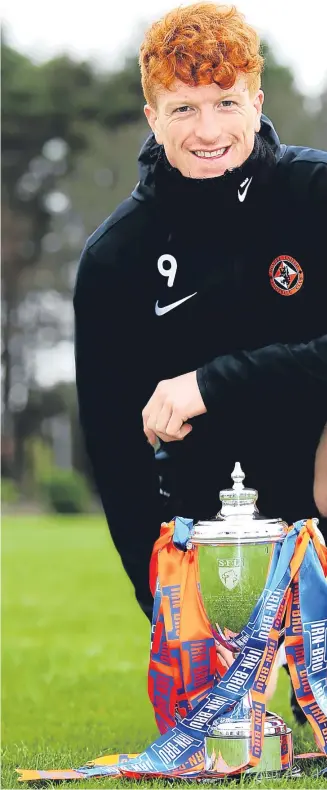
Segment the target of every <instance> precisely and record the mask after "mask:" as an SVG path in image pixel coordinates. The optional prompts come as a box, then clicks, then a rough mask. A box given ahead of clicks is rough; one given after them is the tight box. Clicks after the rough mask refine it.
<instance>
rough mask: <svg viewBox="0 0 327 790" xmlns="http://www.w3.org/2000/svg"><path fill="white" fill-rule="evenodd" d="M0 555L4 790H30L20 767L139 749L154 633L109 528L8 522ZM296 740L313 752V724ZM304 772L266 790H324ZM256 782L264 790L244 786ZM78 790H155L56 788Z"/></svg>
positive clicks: (150, 726) (282, 708)
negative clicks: (287, 789) (21, 777)
mask: <svg viewBox="0 0 327 790" xmlns="http://www.w3.org/2000/svg"><path fill="white" fill-rule="evenodd" d="M2 556H3V573H2V579H3V591H2V747H3V757H2V787H3V788H11V789H12V788H19V787H20V788H23V787H28V786H30V787H31V785H22V784H20V783H19V782H17V775H16V773H15V768H16V767H21V768H42V769H50V768H71V767H78V766H80V765H83V764H84V763H85V762H87V760H90V759H92V758H94V757H96V756H98V755H100V754H105V753H116V752H139V751H141V750H143V749H144V747H145V746H146V745H147V744H149V743H150V742H151V741H152V740H154V739H155V738H156V736H157V730H156V725H155V722H154V717H153V713H152V708H151V705H150V702H149V701H148V698H147V664H148V644H149V625H148V622H147V620H146V618H145V617H144V615H143V614H142V613H141V611H140V610H139V608H138V606H137V604H136V602H135V600H134V595H133V590H132V587H131V585H130V583H129V580H128V579H127V577H126V575H125V574H124V572H123V570H122V567H121V564H120V560H119V557H118V555H117V553H116V551H115V549H114V547H113V545H112V543H111V540H110V536H109V533H108V530H107V527H106V524H105V522H104V519H102V518H100V517H99V518H95V517H93V516H92V517H83V518H80V517H69V518H64V517H43V516H42V517H40V516H37V517H31V516H29V517H5V518H4V519H3V530H2ZM280 674H281V676H280V680H279V685H278V690H277V694H276V697H275V699H274V701H273V704H272V705H271V708H272V709H273V710H275V712H277V713H280V714H282V715H284V716H285V718H286V720H287V721H288V722H289V723H290V724H292V716H291V713H290V709H289V705H288V678H287V677H286V673H284V672H283V673H280ZM294 735H295V750H296V752H303V751H310V750H314V751H316V747H315V745H314V740H313V737H312V735H311V731H310V728H309V726H308V725H307V726H306V727H305V728H304V730H303V729H301V730H299V729H297V728H295V732H294ZM303 767H304V770H305V771H306V772H307V773H310V778H308V776H306V777H303V778H302V779H301V780H296V781H294V782H293V781H292V782H290V781H288V782H287V783H286V782H285V780H284V781H281V780H274V781H269V782H268V781H267V782H265V785H264V786H265V787H284V786H286V785H287V787H293V785H294V787H323V786H324V783H323V780H322V778H319V779H317V778H314V777H315V776H316V772H317V768H318V763H317V762H315V763H314V762H312V763H311V764H310V763H309V764H308V763H306V765H305V766H303ZM232 784H233V785H234V782H233V783H232ZM253 784H256V786H257V787H260V788H262V787H263V784H262V783H260V785H258V784H257V783H256V782H254V781H253V780H252V781H251V782H249V781H248V780H246V785H247V787H249V786H252V785H253ZM166 785H167V782H163V781H161V782H153V783H151V785H150V786H151V787H154V786H155V787H157V786H158V787H163V786H166ZM229 785H231V783H229ZM50 786H52V785H51V784H50ZM53 786H54V785H53ZM73 786H74V787H77V788H80V787H86V788H89V790H91V788H93V787H94V788H104V787H111V789H112V790H113V787H115V788H116V787H131V786H133V787H134V786H138V787H140V786H141V787H143V786H147V787H149V782H144V783H134V782H133V783H130V782H128V781H127V780H121V781H116V780H110V779H101V780H100V779H99V780H92V781H90V782H87V781H81V782H77V783H76V782H74V783H72V784H71V783H67V782H64V783H62V784H61V785H60V787H62V788H66V787H73ZM178 786H182V787H183V786H186V785H185V783H181V784H178Z"/></svg>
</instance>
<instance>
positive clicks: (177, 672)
mask: <svg viewBox="0 0 327 790" xmlns="http://www.w3.org/2000/svg"><path fill="white" fill-rule="evenodd" d="M192 523H193V522H192V521H188V520H187V519H182V518H176V519H174V520H173V521H172V522H170V523H169V524H163V525H162V527H161V533H160V537H159V538H158V540H157V541H156V544H155V546H154V550H153V554H152V559H151V565H150V586H151V589H152V593H153V595H154V609H153V623H152V637H151V654H150V665H149V676H148V678H149V682H148V687H149V695H150V699H151V701H152V704H153V707H154V712H155V717H156V721H157V724H158V728H159V731H160V733H161V735H160V737H159V738H158V739H157V740H156V741H155V742H154V743H153V744H151V745H150V746H149V747H148V748H147V749H146V750H145V751H144V752H142V754H139V755H114V756H113V755H112V756H107V755H106V756H104V757H102V758H98V759H96V760H94V761H92V763H88V764H87V765H85V766H82V767H80V768H77V769H76V770H75V769H74V770H68V771H24V770H19V774H20V781H36V780H38V779H39V780H44V779H81V778H83V779H90V778H95V777H99V776H112V777H117V776H124V777H131V778H134V779H135V778H140V777H142V776H146V777H148V778H149V777H171V778H173V777H180V776H187V777H189V778H191V777H192V778H196V777H199V776H201V777H205V776H208V777H209V776H210V777H211V778H214V776H217V777H219V778H221V777H223V776H226V775H236V774H240V773H242V772H244V771H245V770H247V768H249V767H251V766H256V765H258V763H259V761H260V758H261V753H262V746H263V737H264V721H265V712H266V707H265V693H266V688H267V684H268V681H269V678H270V675H271V671H272V668H273V664H274V661H275V658H276V654H277V650H278V642H279V638H280V633H281V629H282V625H283V622H284V620H285V624H286V628H285V652H286V657H287V661H288V666H289V669H290V673H291V678H292V682H293V686H294V689H295V693H296V697H297V700H298V703H299V705H300V707H301V708H302V710H303V712H304V713H305V715H306V717H307V719H308V721H309V722H310V724H311V726H312V728H313V731H314V734H315V739H316V742H317V744H318V745H319V748H320V749H321V752H319V753H318V754H315V755H310V756H321V757H323V756H325V755H327V578H326V577H327V549H326V548H325V547H323V546H322V545H321V544H320V542H319V540H318V538H317V536H316V533H315V530H314V528H313V524H312V521H310V520H308V521H299V522H296V523H295V524H294V525H293V527H290V528H289V529H288V532H287V535H286V537H285V539H284V541H283V542H282V543H277V544H276V545H275V547H274V551H273V555H272V559H271V563H270V568H269V573H268V578H267V582H266V586H265V588H264V590H263V592H262V594H261V596H260V598H259V600H258V601H257V603H256V605H255V607H254V609H253V612H252V614H251V616H250V619H249V622H248V624H247V625H246V626H245V628H244V629H243V630H242V632H241V633H240V634H238V635H236V636H233V637H231V638H230V639H229V640H227V643H228V644H229V645H230V647H231V648H232V649H233V650H234V651H235V653H236V651H237V654H236V657H235V660H234V662H233V664H232V666H231V667H229V668H228V669H227V668H226V667H225V666H223V665H222V664H221V662H220V660H219V658H218V656H217V652H216V648H215V638H214V634H213V632H212V629H211V626H210V623H209V621H208V618H207V615H206V612H205V609H204V606H203V603H202V598H201V592H200V580H199V569H198V557H197V549H196V548H193V549H189V550H187V551H186V550H185V549H186V544H187V542H188V540H189V536H190V530H191V528H192ZM312 590H314V591H315V594H314V596H313V595H312ZM248 691H250V692H251V698H252V714H251V716H252V721H251V737H250V753H249V759H248V761H247V762H246V763H244V764H242V765H238V766H228V765H226V764H224V763H223V761H220V762H219V760H218V763H217V770H216V772H215V774H213V772H212V771H211V770H210V772H207V768H208V766H206V765H205V750H204V742H205V736H206V735H207V734H208V733H210V728H211V725H212V723H213V722H214V721H215V720H216V719H217V718H218V717H224V718H229V719H233V718H234V717H235V718H237V717H238V716H239V715H240V714H241V711H242V704H243V703H242V700H243V698H244V696H245V694H247V692H248ZM282 753H283V745H282ZM306 756H309V755H306ZM288 767H290V763H289V755H288V751H287V748H285V752H284V758H283V768H285V769H287V768H288Z"/></svg>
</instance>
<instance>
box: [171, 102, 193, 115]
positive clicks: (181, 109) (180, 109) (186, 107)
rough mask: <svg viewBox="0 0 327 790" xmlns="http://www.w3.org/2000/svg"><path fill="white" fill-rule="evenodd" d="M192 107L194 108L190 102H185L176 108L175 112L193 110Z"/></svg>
mask: <svg viewBox="0 0 327 790" xmlns="http://www.w3.org/2000/svg"><path fill="white" fill-rule="evenodd" d="M191 109H192V108H191V107H190V106H189V105H188V104H183V105H182V107H176V110H174V112H180V113H183V112H187V110H191Z"/></svg>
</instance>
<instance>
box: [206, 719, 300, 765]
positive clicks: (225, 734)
mask: <svg viewBox="0 0 327 790" xmlns="http://www.w3.org/2000/svg"><path fill="white" fill-rule="evenodd" d="M250 727H251V722H250V720H249V719H246V718H244V719H240V720H238V721H228V719H223V718H221V719H219V720H218V721H217V722H216V723H214V724H213V725H212V728H211V732H210V735H208V736H207V737H206V740H205V769H206V771H208V772H210V771H212V772H213V773H217V772H219V771H224V772H225V771H226V772H227V775H228V768H230V770H231V771H232V770H233V768H234V769H235V768H236V767H237V766H238V765H243V764H244V763H247V762H248V760H249V755H250ZM293 762H294V754H293V738H292V730H291V729H290V728H289V727H287V725H286V724H285V722H284V721H283V719H281V718H280V717H279V716H276V715H275V714H274V713H268V712H267V714H266V720H265V729H264V743H263V749H262V755H261V760H260V762H259V763H258V765H256V766H255V767H254V768H248V769H247V770H246V771H245V772H244V773H245V774H280V773H281V772H283V771H289V772H292V769H293Z"/></svg>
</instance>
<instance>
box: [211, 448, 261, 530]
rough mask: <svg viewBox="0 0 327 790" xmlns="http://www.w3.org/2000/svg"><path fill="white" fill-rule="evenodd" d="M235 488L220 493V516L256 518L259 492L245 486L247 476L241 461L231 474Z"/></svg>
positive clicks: (236, 464)
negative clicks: (244, 481)
mask: <svg viewBox="0 0 327 790" xmlns="http://www.w3.org/2000/svg"><path fill="white" fill-rule="evenodd" d="M231 478H232V480H233V487H232V488H227V489H225V490H224V491H220V493H219V498H220V501H221V503H222V508H221V510H220V511H219V514H218V515H220V516H222V517H223V518H226V516H244V515H245V516H255V514H257V513H258V508H257V507H256V501H257V499H258V492H257V491H256V490H255V489H254V488H246V487H245V486H244V485H243V480H244V478H245V474H244V472H243V469H242V467H241V464H240V462H239V461H236V463H235V466H234V469H233V471H232V474H231Z"/></svg>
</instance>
